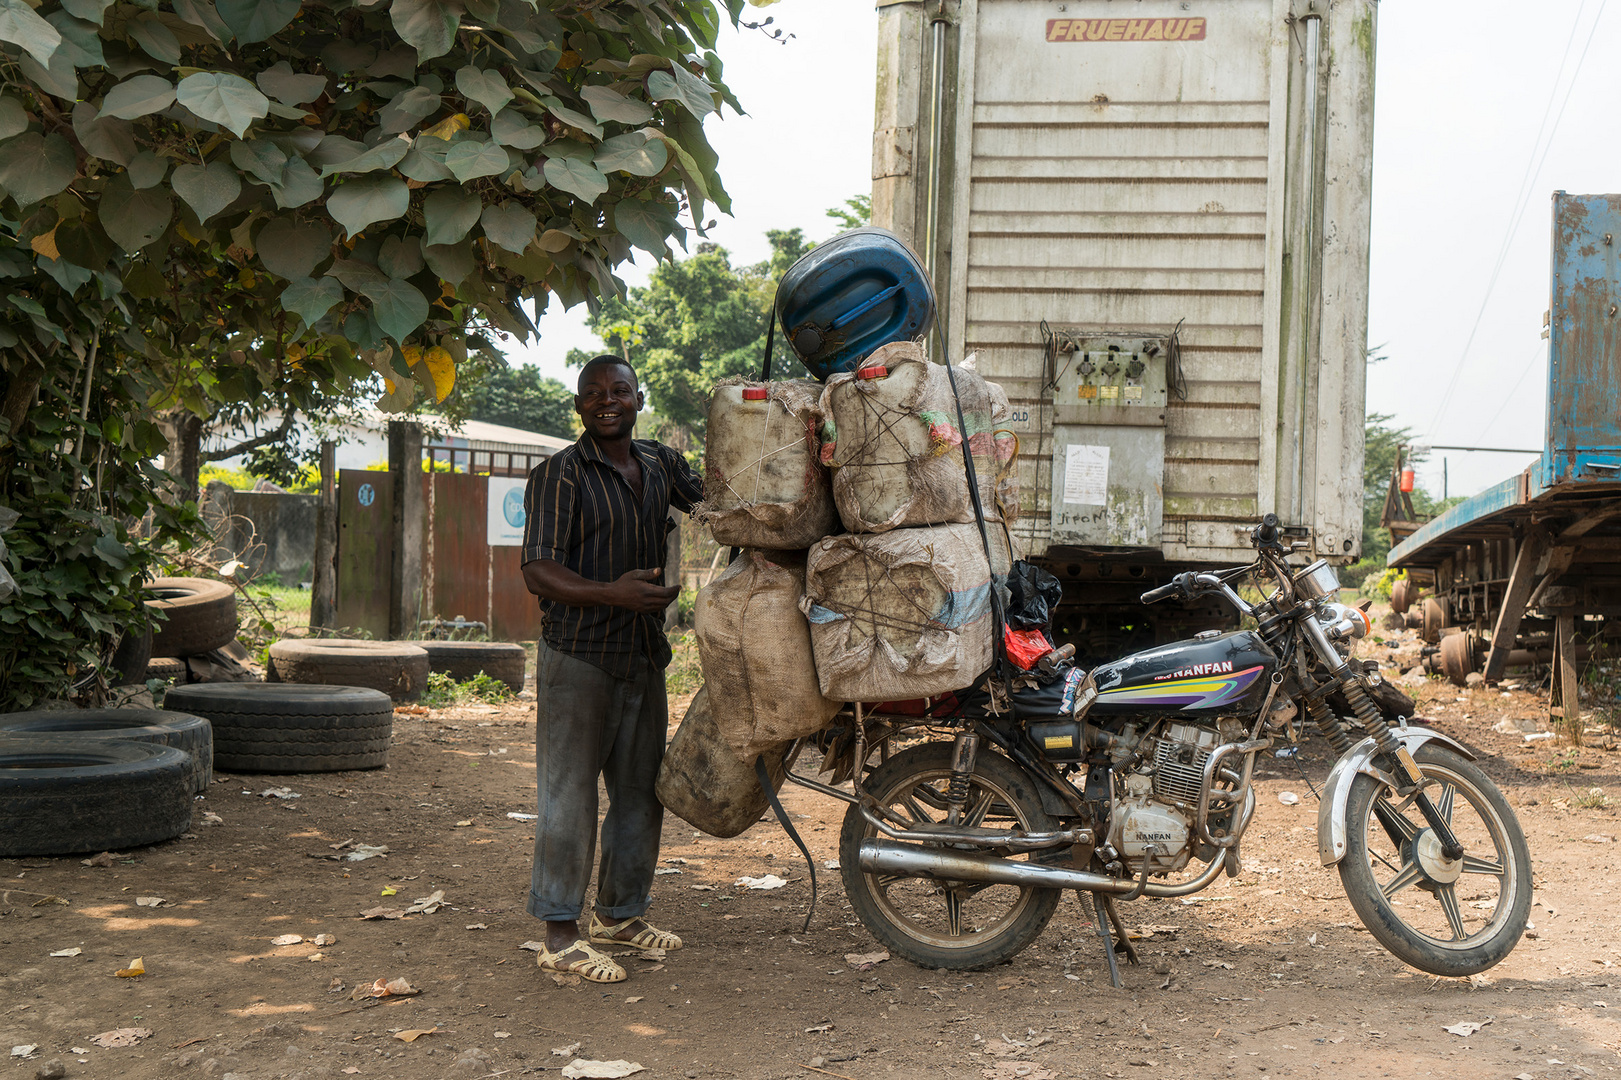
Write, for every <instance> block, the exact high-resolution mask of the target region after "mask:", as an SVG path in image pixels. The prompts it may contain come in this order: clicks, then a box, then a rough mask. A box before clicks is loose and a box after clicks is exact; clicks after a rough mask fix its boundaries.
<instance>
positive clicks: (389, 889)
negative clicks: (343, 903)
mask: <svg viewBox="0 0 1621 1080" xmlns="http://www.w3.org/2000/svg"><path fill="white" fill-rule="evenodd" d="M383 381H384V382H386V383H388V392H389V393H391V394H392V393H393V392H394V384H393V383H392V382H390V381H389V380H388V379H384V380H383ZM399 891H400V890H398V889H396V888H395V887H394V886H392V885H388V886H385V887H384V888H383V892H382V895H384V896H397V895H399Z"/></svg>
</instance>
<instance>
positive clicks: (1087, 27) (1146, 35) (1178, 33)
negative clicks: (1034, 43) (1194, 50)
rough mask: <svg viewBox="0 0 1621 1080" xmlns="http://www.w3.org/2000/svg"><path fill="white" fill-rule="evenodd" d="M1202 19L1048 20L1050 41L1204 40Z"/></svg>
mask: <svg viewBox="0 0 1621 1080" xmlns="http://www.w3.org/2000/svg"><path fill="white" fill-rule="evenodd" d="M1204 32H1205V20H1203V19H1048V20H1047V40H1048V41H1203V40H1204Z"/></svg>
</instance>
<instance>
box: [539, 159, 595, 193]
mask: <svg viewBox="0 0 1621 1080" xmlns="http://www.w3.org/2000/svg"><path fill="white" fill-rule="evenodd" d="M542 171H543V172H544V174H545V177H546V182H547V183H548V184H550V185H551V186H552V187H554V188H558V189H560V190H562V191H566V192H568V193H569V194H570V195H576V196H578V197H579V198H581V199H584V200H585V201H586V202H596V200H597V198H598V197H599V196H600V195H602V194H603V192H605V191H607V190H608V178H607V177H606V176H603V175H602V173H601V172H599V171H598V170H597V167H596V166H595V165H592V164H590V163H589V162H585V161H577V160H575V159H573V158H547V159H546V167H545V169H544V170H542Z"/></svg>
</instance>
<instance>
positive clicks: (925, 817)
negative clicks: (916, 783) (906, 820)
mask: <svg viewBox="0 0 1621 1080" xmlns="http://www.w3.org/2000/svg"><path fill="white" fill-rule="evenodd" d="M902 803H903V805H904V806H905V808H906V812H907V813H909V814H910V815H912V820H913V821H915V822H917V823H918V824H919V825H933V824H934V818H932V817H930V816H929V812H928V811H927V810H925V809H923V807H921V806H919V805H918V802H917V797H916V795H915V794H908V795H907V796H906V798H905V799H903V800H902Z"/></svg>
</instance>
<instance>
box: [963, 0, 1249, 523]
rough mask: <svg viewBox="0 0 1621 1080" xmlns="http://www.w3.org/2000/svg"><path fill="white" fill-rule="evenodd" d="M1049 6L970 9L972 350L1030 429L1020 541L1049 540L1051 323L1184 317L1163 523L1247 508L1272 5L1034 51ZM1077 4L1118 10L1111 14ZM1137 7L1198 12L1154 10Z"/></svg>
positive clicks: (1151, 322) (992, 2)
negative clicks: (1163, 36) (1134, 35)
mask: <svg viewBox="0 0 1621 1080" xmlns="http://www.w3.org/2000/svg"><path fill="white" fill-rule="evenodd" d="M1051 7H1052V5H1049V4H1037V3H1026V2H1007V0H980V3H978V4H977V5H976V6H975V9H974V10H975V17H976V22H975V26H974V29H975V33H976V37H977V40H976V42H975V53H976V55H975V57H974V82H973V88H974V98H973V106H972V113H971V116H972V123H973V134H972V138H971V154H970V159H969V160H970V165H969V173H970V176H971V178H972V192H971V195H970V197H969V199H968V204H967V206H968V216H967V221H966V229H965V230H964V231H965V232H966V239H967V253H968V258H967V260H966V263H967V266H966V274H965V279H966V280H965V282H964V287H963V289H962V292H961V295H962V297H963V301H964V304H963V308H962V309H961V312H960V318H961V325H962V330H961V334H962V338H961V340H964V342H965V345H964V348H965V350H966V351H978V352H979V353H980V361H979V368H980V370H981V371H982V372H983V373H984V374H986V375H987V376H988V377H990V378H992V379H996V380H998V381H1000V382H1002V384H1003V386H1004V387H1005V388H1006V389H1007V390H1008V393H1009V396H1010V399H1012V403H1013V405H1014V409H1015V415H1016V417H1022V418H1023V419H1022V423H1019V422H1016V423H1015V424H1014V425H1013V426H1014V427H1015V428H1016V429H1019V430H1022V431H1023V432H1025V433H1026V434H1025V436H1024V438H1025V446H1024V450H1025V454H1024V462H1023V466H1022V476H1021V480H1022V484H1023V488H1024V490H1025V492H1026V497H1025V516H1024V518H1023V520H1022V521H1021V523H1020V531H1021V532H1022V533H1023V535H1024V536H1025V537H1026V538H1027V540H1028V541H1029V542H1030V543H1031V546H1033V547H1035V548H1037V549H1039V548H1041V547H1043V546H1045V543H1046V541H1047V537H1048V536H1049V534H1050V528H1051V523H1050V517H1051V487H1052V480H1051V477H1052V471H1051V470H1052V463H1051V439H1050V438H1049V437H1048V435H1047V432H1046V431H1044V430H1043V429H1044V428H1045V427H1046V426H1047V425H1050V424H1052V423H1053V421H1054V420H1055V419H1056V420H1057V421H1058V422H1059V423H1060V424H1062V423H1063V422H1064V421H1065V417H1064V416H1063V415H1062V412H1063V411H1062V409H1060V410H1059V414H1058V415H1057V416H1056V417H1055V416H1054V414H1053V410H1052V406H1051V404H1050V402H1049V400H1048V398H1047V395H1046V394H1045V393H1044V392H1043V385H1042V384H1043V379H1042V376H1041V372H1042V370H1043V355H1042V348H1041V338H1040V336H1039V333H1038V324H1039V323H1040V322H1041V321H1042V320H1045V321H1047V322H1048V323H1050V324H1052V325H1054V326H1060V327H1068V328H1077V329H1104V328H1124V327H1129V328H1137V329H1142V330H1157V331H1160V332H1164V333H1168V332H1169V331H1170V330H1171V329H1172V328H1173V327H1175V326H1176V325H1177V324H1178V323H1179V322H1180V323H1181V324H1182V334H1181V341H1182V345H1183V353H1182V366H1183V369H1184V371H1185V373H1186V376H1187V379H1188V383H1187V397H1186V399H1185V400H1178V399H1177V398H1176V397H1175V396H1174V395H1173V397H1172V400H1171V402H1170V404H1169V405H1168V407H1167V408H1166V410H1165V435H1164V481H1163V505H1164V519H1165V521H1166V523H1167V532H1169V533H1173V534H1174V533H1176V531H1177V530H1176V529H1175V522H1177V521H1179V520H1181V519H1201V520H1207V519H1210V518H1237V517H1251V516H1253V515H1255V514H1256V513H1257V512H1258V510H1259V506H1258V501H1257V490H1258V487H1259V483H1260V477H1259V468H1258V466H1259V458H1260V444H1261V430H1260V427H1261V417H1260V409H1259V403H1260V399H1261V367H1262V362H1261V356H1262V327H1263V322H1264V319H1263V303H1262V301H1263V296H1264V292H1265V288H1266V278H1267V272H1266V271H1267V268H1266V239H1267V235H1266V229H1267V212H1268V194H1269V193H1268V183H1267V178H1268V154H1269V134H1270V132H1269V128H1270V118H1271V111H1272V88H1271V85H1270V77H1269V63H1268V60H1267V58H1268V56H1269V50H1270V46H1271V37H1272V26H1271V20H1272V15H1273V10H1274V5H1273V3H1272V2H1271V0H1249V2H1243V3H1233V2H1228V3H1222V4H1220V5H1219V8H1215V7H1214V6H1213V10H1212V11H1211V12H1210V13H1209V14H1210V18H1209V22H1208V27H1209V29H1208V37H1207V39H1206V40H1205V41H1203V42H1197V43H1187V44H1144V43H1126V42H1120V43H1104V42H1100V43H1086V44H1060V45H1047V44H1046V43H1044V42H1041V43H1038V44H1035V45H1032V42H1031V33H1032V27H1033V26H1036V25H1040V24H1042V21H1043V20H1044V19H1045V18H1047V17H1048V14H1049V12H1050V9H1051ZM1066 7H1067V8H1069V9H1070V10H1072V11H1073V12H1075V13H1076V14H1077V15H1079V16H1081V17H1085V16H1087V15H1088V14H1096V15H1103V14H1107V15H1113V14H1115V11H1114V10H1113V8H1112V7H1110V6H1109V5H1106V4H1103V3H1092V4H1088V3H1076V4H1070V5H1066ZM1094 8H1095V9H1096V11H1095V12H1094V11H1093V10H1092V9H1094ZM1130 14H1131V15H1132V16H1133V17H1134V18H1135V17H1142V18H1154V17H1158V16H1170V17H1175V16H1177V15H1178V14H1182V15H1185V14H1186V13H1185V12H1181V11H1180V5H1178V4H1175V3H1151V2H1148V3H1139V4H1135V5H1133V6H1132V10H1131V12H1130ZM1038 41H1039V39H1038ZM1036 50H1043V51H1049V52H1053V53H1054V55H1053V56H1045V55H1040V56H1036V55H1033V53H1034V52H1035V51H1036ZM1214 58H1231V62H1226V63H1220V64H1213V63H1212V60H1213V59H1214ZM1168 97H1170V98H1172V99H1171V100H1167V98H1168ZM959 161H961V155H959ZM961 224H962V223H959V227H960V226H961ZM958 272H959V273H961V272H962V271H961V269H959V270H958ZM1094 430H1095V429H1094ZM1123 464H1125V465H1126V467H1131V466H1130V464H1129V463H1123ZM1166 539H1171V538H1170V537H1155V538H1153V540H1152V541H1151V542H1152V543H1153V544H1154V546H1160V544H1161V541H1162V540H1166ZM1173 542H1174V541H1173ZM1167 554H1170V552H1167Z"/></svg>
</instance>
